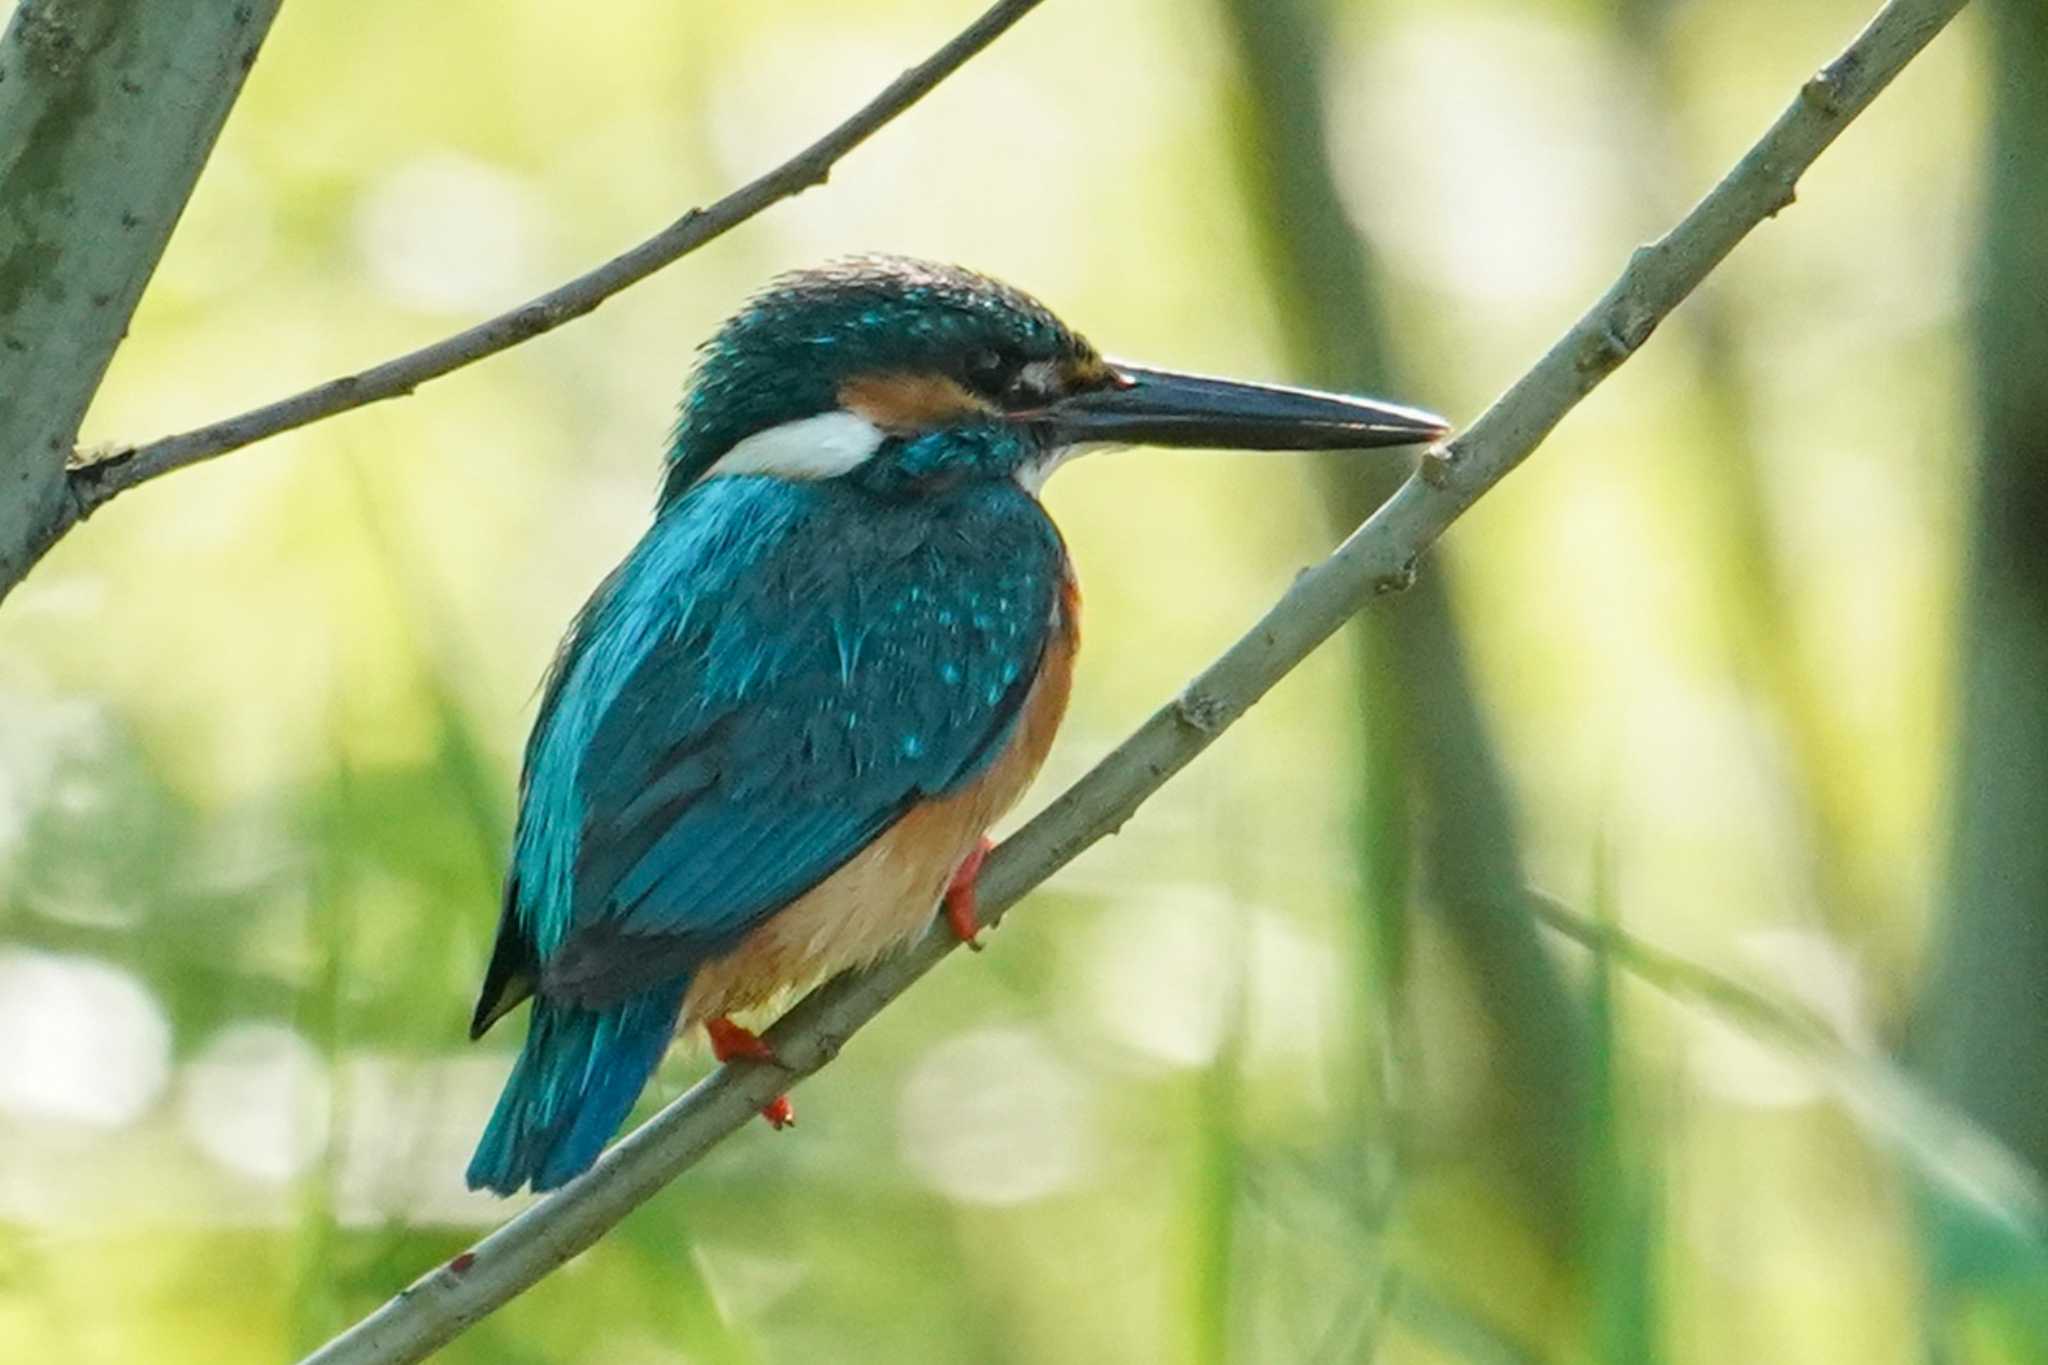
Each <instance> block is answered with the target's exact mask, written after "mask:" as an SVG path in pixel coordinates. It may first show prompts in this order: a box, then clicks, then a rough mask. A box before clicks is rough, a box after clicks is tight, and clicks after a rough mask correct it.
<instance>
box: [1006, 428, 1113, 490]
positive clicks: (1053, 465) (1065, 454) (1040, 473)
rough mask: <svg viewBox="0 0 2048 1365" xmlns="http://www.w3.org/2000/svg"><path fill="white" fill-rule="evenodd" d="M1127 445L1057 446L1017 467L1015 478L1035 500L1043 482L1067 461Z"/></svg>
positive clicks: (1086, 442)
mask: <svg viewBox="0 0 2048 1365" xmlns="http://www.w3.org/2000/svg"><path fill="white" fill-rule="evenodd" d="M1129 444H1130V442H1128V441H1083V442H1081V443H1080V444H1079V445H1071V446H1059V447H1056V448H1055V449H1053V450H1049V451H1047V452H1046V453H1045V455H1044V456H1042V457H1041V458H1039V459H1037V460H1033V461H1031V462H1030V463H1028V464H1022V465H1019V466H1017V473H1016V475H1015V477H1016V480H1017V482H1018V484H1020V485H1021V486H1022V487H1023V489H1024V491H1025V492H1027V493H1029V494H1031V496H1033V497H1034V498H1035V497H1037V496H1038V494H1039V491H1040V490H1041V489H1043V488H1044V487H1045V481H1046V480H1047V479H1049V478H1051V477H1052V476H1053V471H1054V470H1056V469H1058V468H1059V467H1060V466H1061V465H1063V464H1065V463H1066V462H1067V461H1069V460H1072V459H1076V458H1078V457H1080V456H1082V455H1093V454H1094V453H1095V452H1096V451H1098V450H1122V449H1123V448H1124V447H1125V446H1127V445H1129Z"/></svg>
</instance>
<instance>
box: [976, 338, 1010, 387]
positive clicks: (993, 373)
mask: <svg viewBox="0 0 2048 1365" xmlns="http://www.w3.org/2000/svg"><path fill="white" fill-rule="evenodd" d="M1008 370H1009V365H1008V364H1007V363H1005V361H1004V360H1003V357H1002V355H1001V354H1000V353H999V352H997V351H996V350H995V349H994V348H992V347H989V346H977V347H975V348H974V349H973V350H972V351H969V352H968V353H967V382H968V383H970V384H972V385H973V386H974V387H975V388H977V389H979V390H980V391H981V392H983V393H995V392H998V391H1000V390H1001V389H1002V387H1003V381H1004V379H1005V378H1006V377H1007V371H1008Z"/></svg>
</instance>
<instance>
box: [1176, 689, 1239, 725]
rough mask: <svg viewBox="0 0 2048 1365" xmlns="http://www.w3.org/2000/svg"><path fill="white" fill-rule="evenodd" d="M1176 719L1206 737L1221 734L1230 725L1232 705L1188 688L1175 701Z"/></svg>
mask: <svg viewBox="0 0 2048 1365" xmlns="http://www.w3.org/2000/svg"><path fill="white" fill-rule="evenodd" d="M1173 714H1174V717H1175V719H1177V720H1179V721H1180V723H1181V724H1182V725H1185V726H1187V727H1188V728H1189V729H1190V730H1194V731H1197V732H1199V733H1201V734H1204V735H1210V736H1215V735H1218V734H1221V733H1222V732H1223V729H1224V727H1225V726H1227V725H1229V724H1230V705H1229V703H1227V702H1225V701H1224V700H1223V699H1222V698H1221V697H1217V696H1214V695H1212V694H1210V693H1208V692H1202V691H1197V690H1196V689H1195V688H1192V687H1190V688H1188V689H1187V690H1186V691H1185V692H1182V693H1181V694H1180V695H1179V696H1177V697H1175V698H1174V699H1173Z"/></svg>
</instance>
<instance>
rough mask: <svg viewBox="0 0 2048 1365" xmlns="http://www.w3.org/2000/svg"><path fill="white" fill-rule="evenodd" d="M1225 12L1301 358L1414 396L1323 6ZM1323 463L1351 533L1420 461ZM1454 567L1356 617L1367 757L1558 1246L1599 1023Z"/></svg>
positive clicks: (1347, 382)
mask: <svg viewBox="0 0 2048 1365" xmlns="http://www.w3.org/2000/svg"><path fill="white" fill-rule="evenodd" d="M1221 10H1222V14H1223V17H1224V20H1225V24H1226V29H1227V31H1228V33H1229V36H1230V39H1231V43H1232V46H1233V48H1234V51H1235V55H1236V57H1237V62H1238V67H1239V71H1240V73H1241V76H1242V79H1243V81H1244V84H1245V98H1244V99H1243V100H1242V101H1240V103H1239V113H1240V119H1239V122H1238V127H1239V129H1240V130H1241V133H1242V136H1241V137H1240V138H1239V139H1238V140H1237V144H1236V146H1237V152H1238V158H1237V159H1238V165H1239V169H1240V173H1241V176H1242V180H1243V183H1244V186H1245V191H1246V192H1245V202H1246V208H1247V212H1248V214H1249V216H1250V217H1251V219H1252V221H1253V222H1254V223H1255V224H1256V225H1257V227H1258V229H1259V239H1258V240H1259V246H1260V249H1261V253H1262V255H1263V257H1264V260H1265V262H1266V267H1267V272H1268V275H1269V277H1270V279H1271V282H1272V290H1273V295H1274V297H1275V299H1276V300H1277V302H1278V305H1279V316H1280V321H1281V324H1282V327H1283V329H1284V333H1285V337H1286V342H1287V346H1288V349H1289V352H1290V356H1291V362H1292V365H1293V367H1294V369H1296V370H1297V371H1298V372H1299V373H1300V374H1301V375H1302V376H1303V377H1304V378H1306V379H1308V380H1310V381H1311V382H1314V383H1318V384H1322V385H1325V386H1328V387H1333V388H1339V389H1366V388H1384V389H1389V390H1392V391H1397V392H1398V391H1402V390H1403V388H1404V386H1402V385H1401V384H1400V383H1399V382H1398V381H1397V380H1396V379H1395V367H1394V365H1393V363H1392V360H1391V357H1390V348H1389V347H1388V345H1387V343H1386V336H1387V333H1388V327H1387V324H1386V321H1385V314H1384V309H1383V308H1382V306H1381V303H1380V299H1379V291H1378V289H1377V288H1376V287H1375V283H1374V280H1373V278H1372V275H1371V273H1370V268H1369V264H1368V260H1369V258H1368V253H1367V248H1366V244H1365V243H1364V242H1363V241H1362V240H1361V239H1360V237H1359V235H1358V233H1357V231H1356V230H1355V229H1354V228H1353V227H1352V225H1351V221H1350V218H1349V216H1348V215H1347V214H1346V213H1345V211H1344V206H1343V203H1342V201H1341V200H1340V198H1339V197H1338V191H1337V185H1336V177H1335V172H1334V169H1333V167H1332V165H1331V160H1330V149H1329V146H1328V142H1327V139H1326V138H1325V136H1324V132H1323V97H1322V96H1323V81H1322V73H1321V67H1322V61H1321V58H1322V54H1323V52H1324V50H1325V49H1326V48H1327V47H1328V44H1329V35H1328V25H1327V23H1326V22H1325V17H1324V13H1323V7H1322V6H1321V5H1320V4H1317V3H1315V0H1222V3H1221ZM1319 469H1320V473H1321V477H1322V483H1323V487H1324V490H1325V503H1326V506H1327V507H1328V509H1329V512H1330V517H1331V520H1332V521H1333V522H1334V523H1335V525H1336V526H1337V528H1338V529H1339V531H1340V532H1348V531H1349V530H1350V529H1351V528H1352V527H1354V526H1358V525H1360V524H1362V523H1363V522H1364V521H1365V520H1366V518H1368V517H1369V516H1371V515H1372V513H1373V511H1374V509H1375V508H1377V507H1378V506H1379V505H1380V504H1381V503H1383V502H1385V501H1386V499H1387V498H1388V497H1389V496H1390V495H1391V494H1392V493H1393V492H1394V490H1395V489H1396V488H1397V487H1399V486H1400V483H1401V479H1402V477H1403V476H1404V474H1405V472H1406V471H1405V470H1403V469H1399V468H1396V467H1393V466H1392V465H1390V464H1387V463H1383V462H1380V461H1376V460H1371V459H1365V458H1360V457H1358V456H1355V455H1350V456H1338V457H1335V458H1329V459H1325V460H1323V461H1322V462H1321V463H1320V466H1319ZM1448 577H1449V569H1448V566H1447V565H1446V564H1445V563H1444V562H1443V557H1442V556H1441V555H1439V556H1438V562H1437V563H1436V564H1435V565H1433V566H1432V568H1431V570H1430V572H1429V573H1427V574H1425V575H1423V576H1422V577H1420V578H1418V579H1417V580H1416V582H1415V585H1414V586H1413V587H1412V588H1411V589H1410V590H1409V591H1408V592H1406V593H1404V594H1402V595H1401V596H1400V597H1398V598H1397V599H1395V600H1393V601H1390V602H1388V603H1387V604H1386V605H1385V607H1384V609H1382V610H1380V611H1376V612H1372V613H1370V614H1368V615H1365V616H1362V617H1361V618H1359V621H1358V624H1357V625H1356V626H1355V627H1354V629H1353V638H1354V639H1355V640H1356V641H1357V642H1358V652H1359V661H1360V669H1359V673H1360V679H1361V692H1362V696H1361V698H1360V702H1361V708H1362V710H1363V713H1364V715H1365V718H1366V720H1365V723H1366V726H1367V729H1368V740H1369V743H1368V747H1367V753H1368V761H1369V763H1370V764H1371V768H1370V771H1369V773H1368V778H1367V783H1368V785H1367V791H1366V799H1367V800H1368V801H1374V802H1378V803H1384V802H1385V801H1386V797H1385V795H1384V793H1386V792H1387V791H1388V790H1389V788H1392V790H1393V791H1395V792H1400V791H1403V790H1405V791H1406V792H1407V794H1408V796H1409V798H1410V801H1411V803H1412V804H1413V806H1414V807H1415V808H1416V809H1417V811H1418V813H1419V817H1420V818H1419V821H1417V822H1416V824H1417V827H1418V828H1419V830H1420V832H1421V839H1420V848H1419V856H1420V870H1421V873H1422V877H1423V881H1424V888H1423V889H1424V892H1425V895H1426V897H1427V903H1428V905H1429V906H1430V908H1431V909H1432V910H1434V911H1435V912H1436V913H1437V914H1438V915H1439V916H1440V917H1441V920H1442V923H1443V925H1444V926H1445V928H1446V929H1447V930H1448V932H1449V934H1450V936H1451V938H1452V940H1453V941H1454V942H1455V943H1456V944H1457V947H1458V949H1459V951H1460V952H1461V954H1462V955H1463V958H1464V962H1465V966H1466V968H1467V970H1468V971H1469V972H1470V974H1471V977H1472V980H1473V981H1474V982H1475V983H1476V984H1477V988H1478V989H1477V994H1478V997H1479V998H1480V1000H1481V1001H1482V1002H1483V1003H1484V1006H1485V1008H1486V1010H1487V1014H1488V1019H1489V1021H1490V1023H1491V1026H1492V1036H1493V1044H1494V1049H1495V1066H1494V1074H1495V1076H1496V1078H1497V1080H1498V1082H1499V1087H1500V1089H1499V1094H1500V1099H1501V1102H1502V1104H1503V1107H1504V1109H1505V1113H1504V1114H1503V1115H1502V1119H1503V1122H1502V1124H1501V1127H1500V1131H1501V1132H1502V1133H1503V1134H1504V1135H1506V1137H1507V1142H1506V1144H1505V1148H1506V1150H1505V1151H1504V1153H1503V1155H1504V1156H1505V1157H1506V1159H1507V1161H1508V1163H1509V1166H1510V1169H1511V1170H1512V1171H1513V1172H1514V1175H1515V1177H1516V1179H1517V1183H1518V1184H1519V1186H1520V1188H1521V1192H1522V1194H1523V1196H1524V1198H1525V1200H1526V1201H1527V1203H1528V1205H1529V1206H1530V1208H1531V1210H1532V1211H1533V1213H1534V1214H1535V1216H1536V1222H1537V1225H1538V1226H1539V1227H1540V1228H1541V1229H1542V1230H1543V1231H1544V1232H1545V1233H1546V1235H1548V1236H1549V1238H1550V1239H1551V1242H1552V1244H1553V1246H1554V1247H1558V1248H1562V1247H1564V1246H1566V1245H1569V1244H1570V1242H1571V1240H1572V1234H1573V1232H1574V1228H1575V1225H1576V1222H1577V1205H1578V1197H1577V1192H1576V1190H1575V1189H1574V1183H1575V1173H1576V1172H1577V1170H1578V1169H1579V1161H1578V1157H1577V1153H1578V1151H1579V1150H1580V1146H1581V1139H1582V1138H1583V1135H1584V1128H1585V1099H1586V1094H1585V1077H1584V1075H1583V1066H1582V1059H1583V1058H1584V1055H1585V1049H1584V1047H1583V1046H1582V1045H1581V1044H1582V1038H1581V1034H1582V1033H1583V1021H1582V1019H1581V1017H1580V1014H1581V1012H1580V1009H1579V1006H1578V1004H1577V1002H1576V1001H1574V1000H1573V999H1572V997H1571V995H1570V993H1569V992H1568V991H1567V990H1566V988H1565V985H1564V982H1563V979H1562V977H1561V976H1560V975H1559V973H1558V970H1557V966H1556V964H1555V963H1554V962H1552V961H1551V960H1550V957H1549V955H1548V953H1547V952H1546V951H1545V949H1544V946H1543V944H1542V942H1541V941H1540V939H1539V938H1538V936H1537V933H1536V928H1535V925H1534V923H1533V922H1532V921H1531V920H1530V918H1529V916H1528V913H1527V912H1526V911H1525V910H1524V908H1523V902H1522V886H1523V882H1524V878H1523V875H1522V868H1521V857H1520V853H1519V850H1518V840H1517V835H1516V830H1515V817H1514V810H1513V801H1512V797H1511V796H1510V794H1509V791H1508V783H1507V778H1506V775H1505V774H1504V773H1503V772H1502V771H1501V767H1500V764H1499V762H1498V760H1497V759H1496V757H1495V754H1494V748H1493V742H1492V737H1491V736H1490V734H1489V733H1488V730H1487V723H1486V718H1485V715H1484V713H1483V710H1482V708H1481V705H1480V702H1479V699H1478V697H1477V696H1476V694H1475V692H1474V688H1473V683H1472V679H1471V675H1470V672H1469V670H1468V669H1467V667H1466V662H1465V654H1464V648H1463V644H1462V642H1461V641H1460V639H1459V635H1458V627H1457V622H1456V620H1455V618H1454V616H1453V614H1452V608H1451V592H1450V587H1449V585H1448ZM1397 746H1398V747H1397ZM1388 823H1389V822H1387V821H1385V820H1381V821H1376V822H1375V824H1377V825H1378V826H1379V828H1378V829H1377V830H1375V831H1374V833H1375V834H1376V835H1378V834H1387V833H1393V831H1392V830H1390V829H1388V828H1387V827H1386V826H1387V824H1388ZM1405 844H1406V841H1405V840H1396V841H1395V843H1394V846H1393V850H1389V851H1384V852H1383V851H1382V850H1379V849H1377V848H1374V847H1371V846H1368V847H1366V848H1364V849H1363V850H1362V853H1361V856H1362V858H1363V860H1364V865H1365V869H1366V873H1367V876H1366V882H1367V885H1368V888H1369V893H1372V894H1369V896H1368V900H1367V903H1366V909H1367V911H1368V914H1369V917H1370V920H1371V922H1374V923H1398V922H1399V920H1400V919H1401V917H1402V916H1403V915H1404V914H1405V913H1406V906H1405V903H1404V898H1403V897H1402V896H1401V892H1402V891H1403V889H1404V888H1403V886H1402V883H1403V882H1404V881H1405V875H1404V874H1405V871H1406V869H1405V868H1400V867H1396V866H1394V865H1393V862H1392V860H1393V857H1394V856H1395V854H1396V852H1398V853H1402V854H1405V852H1406V848H1405ZM1379 937H1380V939H1381V941H1382V942H1386V941H1387V940H1388V939H1389V938H1391V937H1393V935H1392V934H1390V933H1389V932H1387V931H1382V932H1381V933H1380V934H1379ZM1394 941H1395V942H1396V943H1398V939H1397V938H1396V939H1395V940H1394ZM1391 970H1392V968H1391V965H1389V966H1388V967H1385V968H1383V979H1384V973H1385V972H1387V971H1391Z"/></svg>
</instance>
